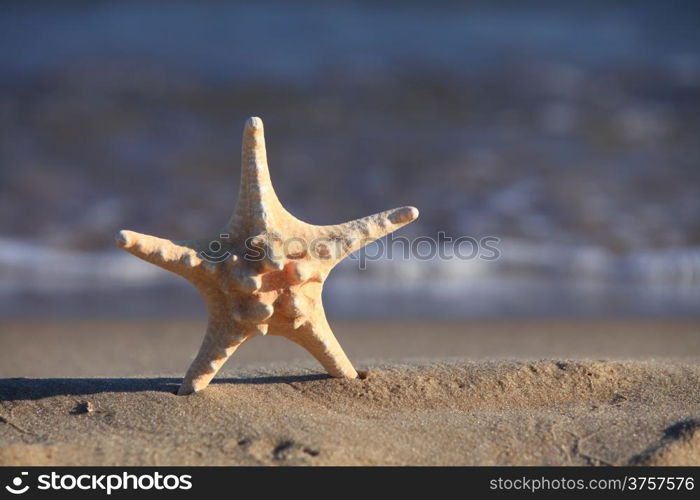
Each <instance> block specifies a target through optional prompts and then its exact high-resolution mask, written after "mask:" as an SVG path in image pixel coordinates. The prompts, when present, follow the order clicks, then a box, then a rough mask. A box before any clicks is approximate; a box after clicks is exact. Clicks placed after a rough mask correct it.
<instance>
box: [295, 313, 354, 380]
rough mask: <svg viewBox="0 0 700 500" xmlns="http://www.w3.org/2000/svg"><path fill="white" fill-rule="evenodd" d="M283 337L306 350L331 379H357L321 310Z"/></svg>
mask: <svg viewBox="0 0 700 500" xmlns="http://www.w3.org/2000/svg"><path fill="white" fill-rule="evenodd" d="M284 336H285V337H287V338H288V339H289V340H292V341H294V342H296V343H297V344H299V345H300V346H301V347H303V348H304V349H306V350H307V351H308V352H309V353H310V354H311V355H312V356H313V357H314V358H316V360H318V362H319V363H321V366H323V368H325V369H326V371H327V372H328V374H329V375H331V376H332V377H336V378H357V371H355V368H354V367H353V366H352V363H351V362H350V360H349V359H348V357H347V355H346V354H345V352H344V351H343V348H342V347H340V343H338V340H337V339H336V338H335V335H333V331H332V330H331V327H330V325H329V324H328V321H327V320H326V315H325V314H324V312H323V310H322V309H321V310H320V311H318V312H317V313H316V314H315V315H314V318H313V319H312V320H311V321H307V322H305V323H304V324H302V325H301V326H299V327H298V328H296V329H290V330H288V331H287V332H285V334H284Z"/></svg>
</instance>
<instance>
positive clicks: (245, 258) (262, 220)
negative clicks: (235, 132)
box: [116, 117, 418, 394]
mask: <svg viewBox="0 0 700 500" xmlns="http://www.w3.org/2000/svg"><path fill="white" fill-rule="evenodd" d="M241 158H242V172H241V184H240V191H239V195H238V205H237V206H236V209H235V211H234V213H233V215H232V216H231V218H230V219H229V221H228V223H227V224H226V226H225V227H224V228H223V229H222V230H221V231H220V232H219V233H217V234H216V236H214V237H212V238H201V239H195V240H185V241H175V240H167V239H161V238H156V237H155V236H148V235H145V234H139V233H136V232H133V231H126V230H123V231H120V232H119V233H118V234H117V236H116V240H117V244H118V245H119V246H120V247H121V248H123V249H124V250H126V251H127V252H130V253H132V254H134V255H136V256H137V257H140V258H141V259H143V260H145V261H147V262H150V263H152V264H155V265H157V266H160V267H162V268H163V269H167V270H168V271H172V272H174V273H176V274H179V275H180V276H182V277H184V278H185V279H187V280H188V281H189V282H190V283H192V284H193V285H194V286H195V287H196V288H197V289H198V290H199V292H200V293H201V294H202V296H203V297H204V300H205V303H206V305H207V309H208V311H209V322H208V326H207V331H206V334H205V336H204V341H203V342H202V346H201V347H200V349H199V353H198V354H197V356H196V357H195V359H194V361H193V362H192V365H191V366H190V368H189V370H188V371H187V374H186V375H185V379H184V381H183V383H182V385H181V386H180V389H179V390H178V394H190V393H193V392H197V391H200V390H202V389H204V388H205V387H207V385H209V382H210V381H211V379H212V378H213V377H214V376H215V375H216V373H217V372H218V371H219V369H220V368H221V366H222V365H223V364H224V363H225V362H226V360H227V359H228V358H229V357H230V356H231V355H232V354H233V353H234V352H235V351H236V349H237V348H238V347H239V346H240V345H241V344H242V343H243V342H245V341H246V340H248V339H250V338H251V337H254V336H256V335H266V334H267V333H269V334H271V335H280V336H283V337H286V338H288V339H290V340H292V341H294V342H296V343H298V344H299V345H301V346H302V347H304V348H305V349H306V350H307V351H309V352H310V353H311V354H312V355H313V356H314V357H315V358H316V359H317V360H318V361H319V362H320V363H321V365H322V366H323V367H324V368H325V369H326V370H327V371H328V373H329V374H330V375H331V376H333V377H347V378H356V377H357V372H356V371H355V369H354V368H353V366H352V363H350V360H349V359H348V358H347V356H346V355H345V353H344V352H343V349H342V348H341V347H340V344H339V343H338V341H337V340H336V338H335V336H334V335H333V332H332V331H331V328H330V326H329V325H328V321H327V320H326V315H325V313H324V311H323V305H322V302H321V291H322V288H323V283H324V281H325V279H326V277H327V276H328V273H329V272H330V270H331V269H332V268H333V267H334V266H335V265H336V264H338V263H339V262H340V261H341V260H343V259H344V258H345V257H347V256H348V255H350V254H351V253H352V252H354V251H356V250H359V249H360V248H362V247H363V246H365V245H367V244H368V243H371V242H372V241H374V240H376V239H378V238H381V237H382V236H384V235H387V234H389V233H391V232H393V231H395V230H396V229H398V228H400V227H402V226H404V225H406V224H408V223H409V222H412V221H413V220H415V219H416V218H417V217H418V210H417V209H415V208H413V207H402V208H396V209H393V210H387V211H385V212H381V213H378V214H375V215H370V216H368V217H365V218H362V219H357V220H354V221H351V222H346V223H344V224H338V225H335V226H315V225H312V224H307V223H306V222H303V221H300V220H299V219H297V218H296V217H294V216H293V215H292V214H290V213H289V212H287V210H285V208H284V207H283V206H282V204H281V203H280V201H279V200H278V199H277V195H276V194H275V191H274V189H273V188H272V183H271V181H270V173H269V171H268V167H267V154H266V151H265V137H264V132H263V124H262V120H260V118H255V117H253V118H250V119H248V121H247V122H246V124H245V128H244V131H243V147H242V154H241Z"/></svg>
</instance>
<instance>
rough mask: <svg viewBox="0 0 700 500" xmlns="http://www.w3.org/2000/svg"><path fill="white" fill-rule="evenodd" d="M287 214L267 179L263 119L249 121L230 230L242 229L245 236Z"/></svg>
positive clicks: (261, 230)
mask: <svg viewBox="0 0 700 500" xmlns="http://www.w3.org/2000/svg"><path fill="white" fill-rule="evenodd" d="M280 215H288V212H287V211H286V210H285V209H284V207H283V206H282V204H281V203H280V201H279V199H278V198H277V194H276V193H275V189H274V188H273V187H272V181H271V180H270V170H269V167H268V165H267V150H266V148H265V129H264V127H263V123H262V120H261V119H260V118H257V117H252V118H249V119H248V120H247V121H246V122H245V126H244V127H243V145H242V147H241V184H240V187H239V190H238V203H237V204H236V210H235V211H234V213H233V216H232V217H231V220H230V221H229V224H228V226H229V228H230V229H231V230H232V231H235V229H239V230H241V229H242V230H244V231H245V232H246V233H248V234H247V235H248V236H250V235H251V234H256V233H261V232H263V231H265V230H268V229H269V228H270V227H272V225H273V224H274V222H275V220H274V219H275V216H280Z"/></svg>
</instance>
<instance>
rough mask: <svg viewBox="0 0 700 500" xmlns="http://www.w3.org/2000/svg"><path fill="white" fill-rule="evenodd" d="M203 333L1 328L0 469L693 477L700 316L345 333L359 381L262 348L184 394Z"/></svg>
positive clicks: (368, 328) (102, 326) (278, 348)
mask: <svg viewBox="0 0 700 500" xmlns="http://www.w3.org/2000/svg"><path fill="white" fill-rule="evenodd" d="M198 325H199V326H201V324H200V323H199V322H192V323H176V322H67V323H60V324H59V323H56V324H51V323H27V322H15V323H8V322H5V323H3V324H0V340H1V341H2V345H3V347H4V348H3V349H2V351H1V352H0V376H2V377H5V378H2V379H0V465H98V464H99V465H209V464H212V465H236V464H242V465H258V464H266V465H268V464H269V465H303V464H309V465H401V464H414V465H627V464H647V465H700V363H699V361H700V348H699V345H698V342H699V339H698V337H699V336H700V335H699V332H700V329H699V328H698V323H697V322H693V321H685V322H683V321H675V322H669V321H665V322H664V321H656V322H654V321H626V322H625V321H598V322H590V321H589V322H570V321H519V322H486V321H484V322H474V323H468V324H458V323H450V324H447V323H446V324H444V325H438V327H436V326H435V325H433V326H432V327H431V328H430V329H429V328H428V327H429V325H425V324H420V323H413V324H410V325H409V324H400V323H392V324H389V323H373V324H369V323H364V324H359V323H342V324H339V325H338V326H337V328H336V331H337V333H338V337H339V339H340V341H341V342H342V343H343V345H344V346H346V348H347V350H348V353H349V354H350V355H351V359H353V360H354V361H355V363H356V365H358V368H360V369H369V372H368V375H367V377H366V378H365V379H363V380H336V379H331V378H329V377H327V376H326V375H324V374H323V373H322V371H321V370H320V368H319V367H318V366H317V365H316V364H315V363H314V362H313V360H309V359H308V358H306V357H305V354H304V353H303V351H301V350H296V349H297V348H296V347H295V346H293V344H291V343H289V342H286V343H285V342H282V341H281V340H280V339H272V338H266V339H255V340H254V341H252V342H251V343H250V348H249V349H246V348H247V347H248V346H245V347H246V348H243V349H241V351H240V356H238V357H237V358H236V359H235V360H232V361H233V362H231V361H230V362H229V364H227V365H226V367H225V368H224V370H223V371H222V373H221V374H220V376H219V377H217V379H216V380H215V383H214V384H212V386H211V387H210V388H208V389H207V390H206V391H204V392H202V393H199V394H195V395H193V396H188V397H178V396H176V395H175V394H174V391H175V389H176V388H177V385H178V384H179V382H180V377H181V376H182V373H181V372H182V369H183V366H186V364H187V362H188V361H189V359H188V358H189V357H191V356H192V355H193V354H194V349H195V348H196V345H197V343H198V341H199V338H198V331H197V326H198ZM426 332H431V335H432V340H433V342H432V343H431V342H430V336H427V335H425V333H426ZM190 337H192V338H190ZM426 338H427V340H426ZM277 341H279V342H277ZM287 344H288V345H287ZM253 346H254V347H253ZM37 348H38V349H39V352H37ZM268 348H269V349H268ZM246 350H247V354H246ZM158 353H160V358H159V357H158ZM606 353H607V354H606ZM175 364H177V365H178V366H174V365H175ZM136 373H138V374H140V375H139V376H138V377H135V376H134V375H135V374H136ZM127 375H129V376H127ZM19 376H22V377H26V378H16V377H19ZM46 377H49V378H46Z"/></svg>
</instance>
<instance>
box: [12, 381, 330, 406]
mask: <svg viewBox="0 0 700 500" xmlns="http://www.w3.org/2000/svg"><path fill="white" fill-rule="evenodd" d="M326 378H331V377H330V376H329V375H326V374H312V375H290V376H261V377H242V378H221V379H214V380H213V381H212V384H216V385H218V384H289V383H292V382H309V381H312V380H323V379H326ZM181 382H182V379H181V378H3V379H0V401H25V400H34V399H42V398H48V397H52V396H80V395H86V394H99V393H103V392H148V391H155V392H169V393H172V394H175V393H176V392H177V389H178V387H179V386H180V383H181Z"/></svg>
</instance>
